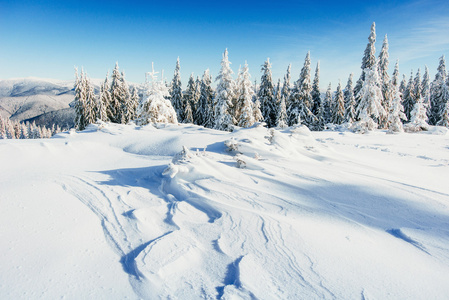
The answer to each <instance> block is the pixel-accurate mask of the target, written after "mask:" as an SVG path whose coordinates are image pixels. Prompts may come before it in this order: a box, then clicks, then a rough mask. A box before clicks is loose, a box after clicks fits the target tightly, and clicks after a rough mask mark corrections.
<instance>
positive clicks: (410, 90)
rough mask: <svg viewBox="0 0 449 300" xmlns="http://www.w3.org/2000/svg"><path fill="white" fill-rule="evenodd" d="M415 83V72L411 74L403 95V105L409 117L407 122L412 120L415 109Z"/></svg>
mask: <svg viewBox="0 0 449 300" xmlns="http://www.w3.org/2000/svg"><path fill="white" fill-rule="evenodd" d="M415 103H416V97H415V81H414V79H413V71H412V72H411V74H410V79H409V81H408V84H407V86H406V88H405V90H404V93H403V95H402V105H403V106H404V113H405V115H406V116H407V120H410V116H411V113H412V110H413V108H414V107H415Z"/></svg>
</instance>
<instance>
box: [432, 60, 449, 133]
mask: <svg viewBox="0 0 449 300" xmlns="http://www.w3.org/2000/svg"><path fill="white" fill-rule="evenodd" d="M446 78H447V73H446V60H445V58H444V55H443V56H441V57H440V62H439V65H438V69H437V73H436V74H435V79H434V80H433V82H432V87H431V91H430V107H431V108H430V118H429V123H430V124H431V125H436V124H437V123H438V122H439V121H440V120H441V117H442V116H441V111H442V109H443V108H444V105H445V103H446V102H447V96H446V92H445V90H446V89H447V87H446Z"/></svg>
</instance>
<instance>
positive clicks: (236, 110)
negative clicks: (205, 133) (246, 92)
mask: <svg viewBox="0 0 449 300" xmlns="http://www.w3.org/2000/svg"><path fill="white" fill-rule="evenodd" d="M242 80H243V78H242V66H241V65H240V66H239V70H238V73H237V80H236V81H235V84H234V92H233V94H234V97H233V98H232V106H231V107H230V108H229V114H230V115H231V117H232V124H234V125H238V123H239V121H238V120H239V119H240V109H241V106H242V104H241V103H240V84H241V81H242Z"/></svg>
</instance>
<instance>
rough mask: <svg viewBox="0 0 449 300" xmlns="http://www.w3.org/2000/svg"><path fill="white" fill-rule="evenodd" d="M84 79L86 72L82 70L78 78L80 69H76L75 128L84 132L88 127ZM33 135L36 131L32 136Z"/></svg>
mask: <svg viewBox="0 0 449 300" xmlns="http://www.w3.org/2000/svg"><path fill="white" fill-rule="evenodd" d="M84 77H85V75H84V71H83V70H81V75H79V76H78V69H77V68H75V128H76V129H77V130H84V129H85V128H86V126H87V121H86V119H85V116H86V113H85V110H86V91H85V85H84ZM33 124H34V122H33ZM33 134H34V130H33V132H32V133H31V135H33ZM31 135H30V136H31Z"/></svg>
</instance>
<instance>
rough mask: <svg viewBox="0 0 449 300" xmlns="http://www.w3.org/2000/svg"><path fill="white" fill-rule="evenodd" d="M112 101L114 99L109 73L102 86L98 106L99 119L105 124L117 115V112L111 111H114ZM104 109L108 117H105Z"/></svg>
mask: <svg viewBox="0 0 449 300" xmlns="http://www.w3.org/2000/svg"><path fill="white" fill-rule="evenodd" d="M111 101H112V99H111V92H110V87H109V72H108V74H107V75H106V79H105V80H104V82H103V84H102V85H101V86H100V100H99V105H98V107H99V110H98V112H97V118H98V119H100V120H101V121H103V122H109V120H110V118H111V117H113V116H114V115H115V112H113V111H112V110H111V109H113V107H112V105H111ZM103 109H104V111H105V112H106V115H104V112H103Z"/></svg>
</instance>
